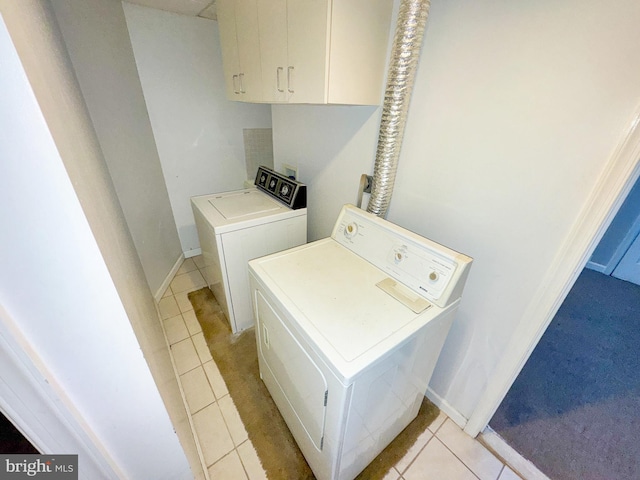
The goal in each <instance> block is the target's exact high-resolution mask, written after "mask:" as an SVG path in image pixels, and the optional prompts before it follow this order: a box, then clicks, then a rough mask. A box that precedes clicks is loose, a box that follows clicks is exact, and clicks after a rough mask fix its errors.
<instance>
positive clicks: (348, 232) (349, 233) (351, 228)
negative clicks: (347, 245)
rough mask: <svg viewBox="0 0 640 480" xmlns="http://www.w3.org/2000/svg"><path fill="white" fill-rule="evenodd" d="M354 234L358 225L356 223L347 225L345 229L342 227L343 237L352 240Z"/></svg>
mask: <svg viewBox="0 0 640 480" xmlns="http://www.w3.org/2000/svg"><path fill="white" fill-rule="evenodd" d="M356 233H358V224H357V223H355V222H354V223H350V224H349V225H347V226H346V227H344V236H345V237H347V238H353V237H355V236H356Z"/></svg>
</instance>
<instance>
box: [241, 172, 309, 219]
mask: <svg viewBox="0 0 640 480" xmlns="http://www.w3.org/2000/svg"><path fill="white" fill-rule="evenodd" d="M254 184H255V186H256V187H258V188H259V189H260V190H262V191H263V192H265V193H267V194H269V195H270V196H272V197H273V198H275V199H277V200H279V201H281V202H282V203H284V204H285V205H286V206H287V207H289V208H292V209H293V210H297V209H299V208H306V207H307V187H306V185H304V184H303V183H300V182H296V181H295V180H293V179H291V178H287V177H285V176H284V175H282V174H280V173H278V172H275V171H273V170H271V169H270V168H267V167H264V166H261V167H258V173H257V174H256V180H255V182H254Z"/></svg>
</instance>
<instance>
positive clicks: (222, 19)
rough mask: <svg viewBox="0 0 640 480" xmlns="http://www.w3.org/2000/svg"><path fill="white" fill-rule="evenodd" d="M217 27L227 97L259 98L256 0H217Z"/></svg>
mask: <svg viewBox="0 0 640 480" xmlns="http://www.w3.org/2000/svg"><path fill="white" fill-rule="evenodd" d="M217 10H218V26H219V29H220V44H221V46H222V63H223V70H224V76H225V84H226V86H227V97H228V98H230V99H231V100H242V101H244V102H260V101H261V100H262V79H261V68H260V38H259V32H258V11H257V3H256V0H218V1H217Z"/></svg>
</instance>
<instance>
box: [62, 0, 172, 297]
mask: <svg viewBox="0 0 640 480" xmlns="http://www.w3.org/2000/svg"><path fill="white" fill-rule="evenodd" d="M52 6H53V8H54V11H55V14H56V19H57V21H58V24H59V25H60V29H61V31H62V34H63V37H64V41H65V44H66V47H67V51H68V52H69V56H70V57H71V61H72V63H73V67H74V70H75V73H76V78H77V79H78V83H79V84H80V88H81V89H82V94H83V97H84V99H85V102H86V104H87V108H88V109H89V114H90V115H91V120H92V122H93V125H94V128H95V130H96V134H97V136H98V141H99V142H100V147H101V149H102V152H103V154H104V158H105V161H106V162H107V166H108V168H109V173H110V175H111V178H112V180H113V183H114V186H115V188H116V192H117V194H118V199H119V201H120V205H121V206H122V210H123V212H124V215H125V218H126V220H127V226H128V227H129V231H130V232H131V236H132V238H133V242H134V244H135V246H136V250H137V252H138V255H139V256H140V261H141V262H142V267H143V269H144V272H145V275H146V277H147V281H148V283H149V287H150V288H151V291H152V292H154V293H155V292H157V291H158V290H159V289H160V288H161V286H162V284H163V282H164V280H165V278H166V277H167V275H168V274H169V272H170V271H171V269H172V267H173V265H174V263H175V262H176V260H177V259H178V258H179V257H180V256H181V254H182V249H181V247H180V241H179V239H178V232H177V230H176V226H175V222H174V220H173V213H172V211H171V205H170V203H169V196H168V194H167V187H166V185H165V181H164V177H163V175H162V168H161V166H160V159H159V158H158V151H157V149H156V144H155V140H154V138H153V132H152V131H151V124H150V122H149V115H148V113H147V109H146V105H145V102H144V97H143V94H142V87H141V85H140V79H139V78H138V72H137V70H136V64H135V60H134V58H133V51H132V49H131V43H130V41H129V32H128V31H127V25H126V21H125V18H124V12H123V9H122V4H121V2H117V1H112V0H90V1H83V2H76V1H74V0H56V1H54V2H52Z"/></svg>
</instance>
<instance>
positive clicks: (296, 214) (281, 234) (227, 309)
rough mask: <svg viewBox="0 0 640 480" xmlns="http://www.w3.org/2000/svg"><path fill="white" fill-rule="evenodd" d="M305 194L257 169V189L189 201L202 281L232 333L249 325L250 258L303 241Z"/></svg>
mask: <svg viewBox="0 0 640 480" xmlns="http://www.w3.org/2000/svg"><path fill="white" fill-rule="evenodd" d="M306 193H307V192H306V186H305V185H303V184H302V183H299V182H296V181H294V180H292V179H290V178H287V177H284V176H283V175H280V174H279V173H277V172H274V171H273V170H270V169H268V168H266V167H260V168H259V169H258V173H257V175H256V180H255V187H252V188H248V189H244V190H236V191H232V192H224V193H216V194H211V195H201V196H198V197H193V198H192V199H191V207H192V209H193V214H194V217H195V220H196V227H197V229H198V238H199V240H200V247H201V249H202V257H203V259H204V266H205V268H204V276H205V280H206V281H207V284H208V285H209V288H211V291H212V292H213V294H214V295H215V297H216V299H217V300H218V302H219V303H220V306H221V307H222V310H223V311H224V314H225V316H226V317H227V319H228V320H229V323H230V325H231V330H232V331H233V332H234V333H236V332H239V331H241V330H244V329H246V328H249V327H251V326H253V314H252V309H251V295H250V293H249V273H248V267H247V263H248V261H249V260H251V259H253V258H257V257H261V256H263V255H267V254H270V253H274V252H279V251H281V250H286V249H288V248H291V247H295V246H298V245H302V244H304V243H306V241H307V209H306V205H307V196H306Z"/></svg>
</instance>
